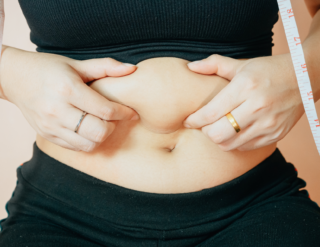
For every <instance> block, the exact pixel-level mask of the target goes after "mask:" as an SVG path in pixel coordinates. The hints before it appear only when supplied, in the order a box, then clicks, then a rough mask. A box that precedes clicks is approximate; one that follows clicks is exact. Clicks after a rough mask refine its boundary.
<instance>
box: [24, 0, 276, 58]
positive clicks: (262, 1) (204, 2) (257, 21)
mask: <svg viewBox="0 0 320 247" xmlns="http://www.w3.org/2000/svg"><path fill="white" fill-rule="evenodd" d="M19 2H20V6H21V8H22V11H23V13H24V15H25V17H26V19H27V22H28V24H29V27H30V29H31V34H30V37H31V41H32V42H33V43H34V44H36V45H37V51H39V52H48V53H55V54H60V55H64V56H67V57H71V58H74V59H79V60H83V59H89V58H101V57H112V58H114V59H117V60H119V61H121V62H128V63H133V64H136V63H138V62H140V61H142V60H145V59H148V58H152V57H178V58H183V59H186V60H190V61H194V60H198V59H203V58H205V57H208V56H210V55H212V54H221V55H224V56H229V57H233V58H253V57H258V56H270V55H271V54H272V46H273V43H272V36H273V33H272V28H273V25H274V24H275V23H276V22H277V20H278V18H279V17H278V5H277V1H276V0H50V1H49V0H19Z"/></svg>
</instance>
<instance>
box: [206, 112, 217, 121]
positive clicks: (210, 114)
mask: <svg viewBox="0 0 320 247" xmlns="http://www.w3.org/2000/svg"><path fill="white" fill-rule="evenodd" d="M215 117H216V113H215V112H213V111H210V112H208V113H207V114H204V116H203V118H204V121H206V122H207V123H212V122H213V120H214V119H215Z"/></svg>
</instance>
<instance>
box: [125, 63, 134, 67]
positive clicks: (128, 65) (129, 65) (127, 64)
mask: <svg viewBox="0 0 320 247" xmlns="http://www.w3.org/2000/svg"><path fill="white" fill-rule="evenodd" d="M123 65H125V66H127V67H132V66H135V65H134V64H131V63H123Z"/></svg>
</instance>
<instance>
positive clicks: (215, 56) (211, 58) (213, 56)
mask: <svg viewBox="0 0 320 247" xmlns="http://www.w3.org/2000/svg"><path fill="white" fill-rule="evenodd" d="M220 57H221V55H219V54H212V55H211V56H209V57H208V58H209V59H210V60H212V61H216V60H218V59H219V58H220Z"/></svg>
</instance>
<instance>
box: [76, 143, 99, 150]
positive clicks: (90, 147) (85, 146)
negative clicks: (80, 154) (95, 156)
mask: <svg viewBox="0 0 320 247" xmlns="http://www.w3.org/2000/svg"><path fill="white" fill-rule="evenodd" d="M95 147H96V144H95V143H94V142H87V143H85V144H82V145H81V148H80V149H81V150H82V151H84V152H91V151H93V150H94V149H95Z"/></svg>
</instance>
